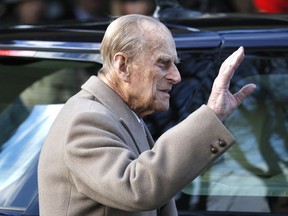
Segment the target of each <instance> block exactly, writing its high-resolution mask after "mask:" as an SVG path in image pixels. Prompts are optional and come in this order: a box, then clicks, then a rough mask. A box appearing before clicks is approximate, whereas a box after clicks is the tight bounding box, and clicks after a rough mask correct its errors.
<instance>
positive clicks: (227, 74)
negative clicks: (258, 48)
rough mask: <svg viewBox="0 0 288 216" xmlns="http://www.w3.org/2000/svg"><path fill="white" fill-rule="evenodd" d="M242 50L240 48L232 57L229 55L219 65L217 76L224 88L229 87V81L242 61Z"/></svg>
mask: <svg viewBox="0 0 288 216" xmlns="http://www.w3.org/2000/svg"><path fill="white" fill-rule="evenodd" d="M244 56H245V55H244V48H243V47H242V46H241V47H239V49H238V50H236V51H235V52H234V53H233V54H232V55H230V56H229V57H228V58H227V59H226V60H225V61H224V62H223V63H222V65H221V67H220V71H219V75H220V80H221V84H222V85H223V86H225V87H226V88H228V87H229V83H230V80H231V79H232V77H233V75H234V71H235V70H236V69H237V68H238V66H239V65H240V63H241V62H242V61H243V59H244Z"/></svg>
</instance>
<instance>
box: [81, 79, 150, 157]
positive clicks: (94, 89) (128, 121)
mask: <svg viewBox="0 0 288 216" xmlns="http://www.w3.org/2000/svg"><path fill="white" fill-rule="evenodd" d="M82 89H83V90H85V91H87V92H89V93H90V94H92V95H93V96H95V98H97V100H99V101H100V103H102V104H103V105H104V106H105V107H107V108H108V109H109V110H111V112H112V113H113V114H114V116H115V117H116V118H118V120H119V121H120V122H121V124H122V125H123V126H124V127H125V128H126V130H127V131H128V133H129V134H130V136H131V137H132V139H133V140H134V141H135V145H136V146H137V148H138V149H139V151H140V152H139V153H141V152H143V151H145V150H148V149H150V148H151V147H152V145H153V144H154V141H153V140H152V139H151V135H150V133H149V132H148V130H147V128H146V127H145V131H144V130H143V128H142V127H141V125H140V124H139V122H138V119H137V118H136V117H135V115H134V114H133V112H132V110H131V109H130V108H129V106H128V105H127V104H126V103H125V102H124V101H123V99H122V98H121V97H120V96H119V95H118V94H117V93H116V92H115V91H113V90H112V89H111V88H110V87H109V86H107V85H106V84H105V83H104V82H103V81H102V80H100V79H99V78H98V77H96V76H91V77H90V78H89V79H88V80H87V82H86V83H84V84H83V85H82ZM145 132H146V134H147V137H148V140H147V138H146V134H145Z"/></svg>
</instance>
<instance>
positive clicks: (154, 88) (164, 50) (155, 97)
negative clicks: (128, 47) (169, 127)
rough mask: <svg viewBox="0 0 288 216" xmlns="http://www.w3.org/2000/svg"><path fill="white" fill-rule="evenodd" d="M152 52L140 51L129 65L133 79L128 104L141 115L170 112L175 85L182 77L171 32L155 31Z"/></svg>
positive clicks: (150, 41)
mask: <svg viewBox="0 0 288 216" xmlns="http://www.w3.org/2000/svg"><path fill="white" fill-rule="evenodd" d="M148 41H149V44H150V43H151V46H149V48H148V52H147V51H145V52H140V53H138V55H137V57H135V58H134V59H133V61H132V62H131V63H130V64H129V68H128V69H129V73H130V78H131V82H130V84H131V86H130V87H131V88H130V99H129V101H128V104H129V105H130V107H131V108H132V109H133V110H135V111H136V113H138V114H139V115H140V116H142V117H143V116H145V115H148V114H151V113H153V112H155V111H167V110H168V108H169V99H170V94H169V92H170V91H171V89H172V85H173V84H176V83H179V82H180V80H181V77H180V74H179V71H178V69H177V68H176V66H175V63H176V62H177V61H178V59H177V53H176V49H175V43H174V41H173V38H172V36H171V34H170V33H169V34H168V32H161V33H157V34H155V32H154V34H151V36H150V39H149V40H148Z"/></svg>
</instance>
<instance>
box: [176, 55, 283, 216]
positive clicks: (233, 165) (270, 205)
mask: <svg viewBox="0 0 288 216" xmlns="http://www.w3.org/2000/svg"><path fill="white" fill-rule="evenodd" d="M251 82H252V83H255V84H256V85H257V90H256V92H255V93H254V94H253V95H252V96H251V97H249V98H248V99H247V100H245V101H244V103H243V104H242V105H241V106H240V108H239V109H238V110H236V112H234V113H233V114H232V116H231V117H230V118H228V119H227V120H226V121H225V125H226V126H227V127H228V128H229V130H230V131H231V132H232V133H233V135H234V136H235V138H236V144H235V145H234V146H233V147H232V148H231V149H229V150H228V152H227V153H226V154H224V155H223V156H222V157H221V158H219V159H218V160H217V161H216V162H215V163H214V164H213V165H212V166H211V167H210V168H209V169H208V170H207V171H205V172H204V173H203V174H202V175H201V176H199V177H198V178H197V179H196V180H195V181H193V182H191V184H189V185H187V186H186V187H185V189H184V190H183V194H182V197H181V195H180V197H179V199H180V200H181V199H182V200H181V202H182V203H183V200H184V199H186V203H187V206H185V207H183V208H188V209H195V210H208V211H241V212H286V213H287V212H288V207H287V206H288V205H287V204H288V60H287V59H284V58H271V59H268V58H266V59H264V58H260V57H259V58H258V57H256V56H254V57H250V58H249V57H248V58H247V59H246V60H245V62H244V63H243V64H242V65H241V66H240V68H239V70H238V71H237V72H236V74H235V78H233V80H232V83H231V88H232V91H236V90H239V88H240V87H242V86H243V85H244V84H247V83H251ZM203 102H204V101H203ZM190 195H191V196H190ZM187 200H188V201H187Z"/></svg>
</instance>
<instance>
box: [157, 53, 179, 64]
mask: <svg viewBox="0 0 288 216" xmlns="http://www.w3.org/2000/svg"><path fill="white" fill-rule="evenodd" d="M159 60H163V61H166V62H169V61H171V62H174V63H175V64H179V63H180V58H178V57H176V59H175V61H174V60H173V59H172V58H171V56H169V55H161V56H159Z"/></svg>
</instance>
